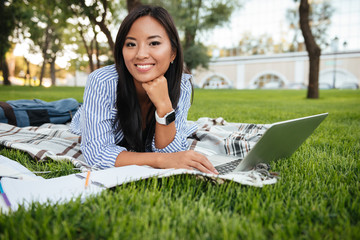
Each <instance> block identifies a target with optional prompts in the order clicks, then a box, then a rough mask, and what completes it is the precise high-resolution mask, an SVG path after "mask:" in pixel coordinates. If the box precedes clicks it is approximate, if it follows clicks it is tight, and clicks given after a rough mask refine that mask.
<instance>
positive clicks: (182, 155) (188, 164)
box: [158, 150, 219, 174]
mask: <svg viewBox="0 0 360 240" xmlns="http://www.w3.org/2000/svg"><path fill="white" fill-rule="evenodd" d="M162 155H163V157H161V158H160V159H159V162H158V167H159V168H185V169H189V170H193V169H194V168H195V169H197V170H199V171H201V172H204V173H210V174H219V173H218V171H217V170H216V169H215V167H214V166H213V165H212V164H211V162H210V161H209V160H208V159H207V157H206V156H204V155H202V154H200V153H197V152H195V151H193V150H187V151H181V152H174V153H163V154H162Z"/></svg>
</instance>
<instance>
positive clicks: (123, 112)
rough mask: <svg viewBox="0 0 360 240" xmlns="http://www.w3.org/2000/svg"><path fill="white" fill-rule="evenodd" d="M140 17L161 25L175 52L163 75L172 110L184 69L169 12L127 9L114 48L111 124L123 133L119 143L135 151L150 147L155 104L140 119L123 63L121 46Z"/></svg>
mask: <svg viewBox="0 0 360 240" xmlns="http://www.w3.org/2000/svg"><path fill="white" fill-rule="evenodd" d="M144 16H151V17H153V18H154V19H155V20H157V21H158V22H159V23H160V24H161V25H162V26H163V27H164V29H165V30H166V33H167V35H168V37H169V39H170V42H171V47H172V50H173V51H176V57H175V59H174V61H173V63H172V64H170V66H169V68H168V70H167V71H166V73H165V74H164V77H165V78H166V79H167V83H168V90H169V97H170V100H171V103H172V106H173V108H174V109H175V108H176V106H177V104H178V101H179V97H180V85H181V76H182V73H183V70H184V69H183V68H184V67H183V66H184V65H183V64H184V57H183V53H182V48H181V44H180V39H179V35H178V32H177V29H176V27H175V24H174V21H173V19H172V17H171V16H170V14H169V13H168V12H167V11H166V10H165V9H164V8H162V7H157V6H149V5H142V6H140V7H138V8H136V9H134V10H133V11H131V12H130V13H129V15H127V17H126V18H125V19H124V20H123V22H122V23H121V26H120V29H119V31H118V34H117V37H116V42H115V49H114V58H115V66H116V71H117V72H118V75H119V79H118V85H117V99H116V107H117V121H116V122H115V124H118V127H119V128H118V130H120V129H121V130H122V131H123V133H124V138H123V141H122V142H121V144H122V145H125V146H126V147H127V148H128V150H132V151H136V152H144V151H145V150H149V149H151V148H150V147H149V146H150V144H151V141H152V137H153V135H154V132H155V117H154V114H155V107H154V105H152V107H151V108H150V110H149V113H148V116H147V118H146V119H142V117H141V108H140V104H139V101H138V98H137V93H136V90H135V85H134V81H133V77H132V76H131V74H130V72H129V71H128V69H127V68H126V66H125V62H124V57H123V53H122V49H123V46H124V43H125V38H126V36H127V34H128V32H129V31H130V28H131V26H132V24H133V23H134V22H135V21H136V20H137V19H138V18H140V17H144ZM143 121H146V123H147V124H146V125H147V128H146V130H147V131H145V132H146V136H143V134H144V133H143V131H142V122H143Z"/></svg>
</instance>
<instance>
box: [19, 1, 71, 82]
mask: <svg viewBox="0 0 360 240" xmlns="http://www.w3.org/2000/svg"><path fill="white" fill-rule="evenodd" d="M60 6H61V0H32V1H30V2H29V3H28V7H29V8H30V9H32V17H31V21H28V22H27V23H25V24H24V26H25V27H27V30H26V31H27V32H28V33H29V34H30V39H31V40H32V42H33V44H32V46H31V48H32V50H31V51H32V52H35V51H36V49H40V51H41V54H42V57H43V63H42V67H41V72H40V77H39V80H40V86H41V85H42V80H43V77H44V75H45V70H46V65H47V64H48V63H49V64H50V76H51V81H52V84H53V85H55V83H56V72H57V70H56V68H55V61H56V58H57V57H58V56H61V55H62V52H63V49H64V42H63V32H64V29H65V28H66V26H67V22H66V20H67V19H68V17H69V16H70V15H69V13H68V12H66V11H63V10H62V9H61V7H60Z"/></svg>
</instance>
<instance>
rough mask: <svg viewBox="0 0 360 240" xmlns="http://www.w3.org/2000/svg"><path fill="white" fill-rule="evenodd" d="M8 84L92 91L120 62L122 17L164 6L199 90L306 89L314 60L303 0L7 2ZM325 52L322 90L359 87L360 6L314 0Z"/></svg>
mask: <svg viewBox="0 0 360 240" xmlns="http://www.w3.org/2000/svg"><path fill="white" fill-rule="evenodd" d="M0 4H1V6H0V8H1V9H0V19H1V24H0V25H1V26H0V35H1V36H0V55H1V70H0V84H1V85H9V84H10V85H24V86H44V87H50V86H54V85H55V86H84V85H85V83H86V79H87V76H88V74H89V73H90V72H92V71H94V70H95V69H97V68H100V67H102V66H105V65H109V64H112V63H113V56H112V50H111V49H112V48H113V46H114V41H115V37H116V34H117V30H118V28H119V26H120V24H121V21H122V19H123V18H124V17H125V16H126V15H127V13H128V11H130V10H131V9H132V8H133V7H135V6H136V5H138V4H156V5H162V6H164V7H165V8H166V9H167V10H168V11H169V12H170V13H171V15H172V16H173V18H174V20H175V23H176V25H177V27H178V31H179V34H180V37H181V38H182V45H183V50H184V55H185V62H186V65H187V68H188V69H189V70H190V71H191V73H192V74H193V76H194V79H193V81H194V84H195V87H199V88H208V89H222V88H236V89H259V88H260V89H304V88H307V85H308V75H309V58H308V52H307V51H306V47H305V43H304V38H303V35H302V31H301V28H300V24H299V19H300V17H299V4H300V1H294V0H270V1H269V0H238V1H237V0H202V1H201V0H168V1H165V0H153V1H150V0H148V1H146V0H141V1H140V0H132V1H131V0H127V1H125V0H114V1H107V0H62V1H60V0H51V1H50V0H33V1H30V0H1V1H0ZM309 5H310V13H309V24H310V26H311V31H312V34H313V36H314V38H315V40H316V43H317V45H318V46H319V47H320V49H321V58H320V69H319V88H320V89H332V88H340V89H345V88H346V89H358V88H359V84H360V68H359V63H360V31H359V26H360V1H359V0H317V1H316V0H313V1H309Z"/></svg>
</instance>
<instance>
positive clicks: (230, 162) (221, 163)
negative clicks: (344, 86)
mask: <svg viewBox="0 0 360 240" xmlns="http://www.w3.org/2000/svg"><path fill="white" fill-rule="evenodd" d="M327 115H328V113H322V114H318V115H313V116H308V117H303V118H297V119H292V120H287V121H283V122H277V123H274V124H271V127H270V128H269V129H267V130H266V132H265V133H264V135H263V136H262V137H261V138H260V139H259V141H258V142H257V143H256V144H255V146H254V147H253V148H252V149H251V150H250V152H248V153H247V154H246V155H245V157H244V159H241V158H239V157H236V156H229V155H219V154H215V155H210V156H207V158H208V159H209V160H210V162H211V163H212V164H213V165H214V167H215V168H216V170H217V171H218V172H219V173H220V174H222V175H223V174H227V173H233V172H240V171H249V170H251V169H253V168H254V167H255V166H256V165H257V164H258V163H270V162H271V161H276V160H278V159H281V158H286V157H290V156H291V155H292V154H293V153H294V152H295V151H296V149H298V148H299V147H300V145H301V144H302V143H303V142H304V141H305V140H306V139H307V138H308V137H309V136H310V135H311V134H312V133H313V132H314V130H315V129H316V128H317V127H318V126H319V125H320V123H321V122H322V121H323V120H324V119H325V118H326V117H327Z"/></svg>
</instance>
